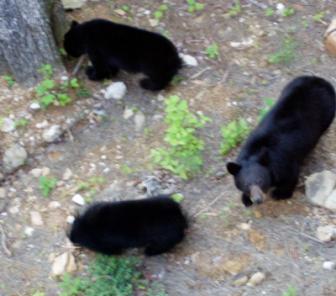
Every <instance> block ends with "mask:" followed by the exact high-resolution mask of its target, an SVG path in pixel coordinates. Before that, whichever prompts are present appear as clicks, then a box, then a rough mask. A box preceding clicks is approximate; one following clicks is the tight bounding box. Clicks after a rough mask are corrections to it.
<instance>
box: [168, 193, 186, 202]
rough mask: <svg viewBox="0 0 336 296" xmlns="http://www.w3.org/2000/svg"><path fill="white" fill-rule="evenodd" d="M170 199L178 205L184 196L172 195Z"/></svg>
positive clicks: (180, 194)
mask: <svg viewBox="0 0 336 296" xmlns="http://www.w3.org/2000/svg"><path fill="white" fill-rule="evenodd" d="M171 198H172V199H173V200H174V201H176V202H178V203H180V202H182V201H183V200H184V196H183V194H182V193H174V194H173V195H172V196H171Z"/></svg>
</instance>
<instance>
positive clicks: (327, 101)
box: [227, 76, 336, 207]
mask: <svg viewBox="0 0 336 296" xmlns="http://www.w3.org/2000/svg"><path fill="white" fill-rule="evenodd" d="M335 106H336V99H335V90H334V88H333V86H332V85H331V84H330V83H329V82H327V81H326V80H324V79H322V78H319V77H313V76H301V77H297V78H295V79H294V80H293V81H291V82H290V83H289V84H288V85H287V86H286V87H285V88H284V90H283V91H282V93H281V96H280V98H279V100H278V102H277V103H276V104H275V106H274V107H273V108H272V109H271V110H270V111H269V113H268V114H267V115H266V116H265V118H264V119H263V120H262V121H261V122H260V124H259V125H258V126H257V127H256V129H255V130H254V131H253V132H252V133H251V134H250V136H249V137H248V138H247V140H246V142H245V143H244V145H243V146H242V149H241V151H240V153H239V155H238V158H237V160H236V162H229V163H228V164H227V170H228V171H229V173H230V174H232V175H233V176H234V180H235V184H236V187H237V188H238V189H239V190H240V191H242V202H243V204H244V205H245V206H247V207H248V206H251V205H252V204H253V203H261V202H262V201H263V198H264V196H265V194H266V193H267V192H268V191H269V190H270V189H272V191H271V196H272V197H273V198H274V199H276V200H279V199H287V198H290V197H291V196H292V194H293V191H294V189H295V186H296V184H297V182H298V177H299V170H300V165H301V164H302V162H303V160H304V158H305V157H306V156H307V154H308V153H309V152H310V151H311V150H312V149H313V148H314V146H315V145H316V144H317V142H318V140H319V138H320V137H321V135H322V134H323V132H324V131H325V130H326V129H327V128H328V127H329V126H330V124H331V122H332V121H333V118H334V116H335V108H336V107H335Z"/></svg>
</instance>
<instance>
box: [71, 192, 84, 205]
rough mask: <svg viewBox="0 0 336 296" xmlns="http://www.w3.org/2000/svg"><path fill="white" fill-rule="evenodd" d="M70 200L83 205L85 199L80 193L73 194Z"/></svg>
mask: <svg viewBox="0 0 336 296" xmlns="http://www.w3.org/2000/svg"><path fill="white" fill-rule="evenodd" d="M72 201H73V202H74V203H75V204H77V205H80V206H84V205H85V200H84V198H83V196H81V195H80V194H75V195H74V196H73V198H72Z"/></svg>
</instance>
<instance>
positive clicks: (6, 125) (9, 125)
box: [0, 117, 15, 133]
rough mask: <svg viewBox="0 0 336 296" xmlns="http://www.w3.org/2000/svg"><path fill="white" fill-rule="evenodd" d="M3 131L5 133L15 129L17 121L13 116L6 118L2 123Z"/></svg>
mask: <svg viewBox="0 0 336 296" xmlns="http://www.w3.org/2000/svg"><path fill="white" fill-rule="evenodd" d="M0 128H1V131H2V132H4V133H10V132H12V131H14V130H15V122H14V120H13V119H11V118H8V117H6V118H4V119H3V120H2V122H1V125H0Z"/></svg>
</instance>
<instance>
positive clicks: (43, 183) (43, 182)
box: [39, 176, 57, 197]
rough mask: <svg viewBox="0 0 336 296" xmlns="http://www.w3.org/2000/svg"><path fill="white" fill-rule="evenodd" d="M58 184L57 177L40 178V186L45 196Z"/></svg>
mask: <svg viewBox="0 0 336 296" xmlns="http://www.w3.org/2000/svg"><path fill="white" fill-rule="evenodd" d="M56 185H57V179H56V178H54V177H47V176H41V177H40V179H39V188H40V191H41V193H42V195H43V197H48V196H49V195H50V193H51V192H52V191H53V190H54V188H55V187H56Z"/></svg>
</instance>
